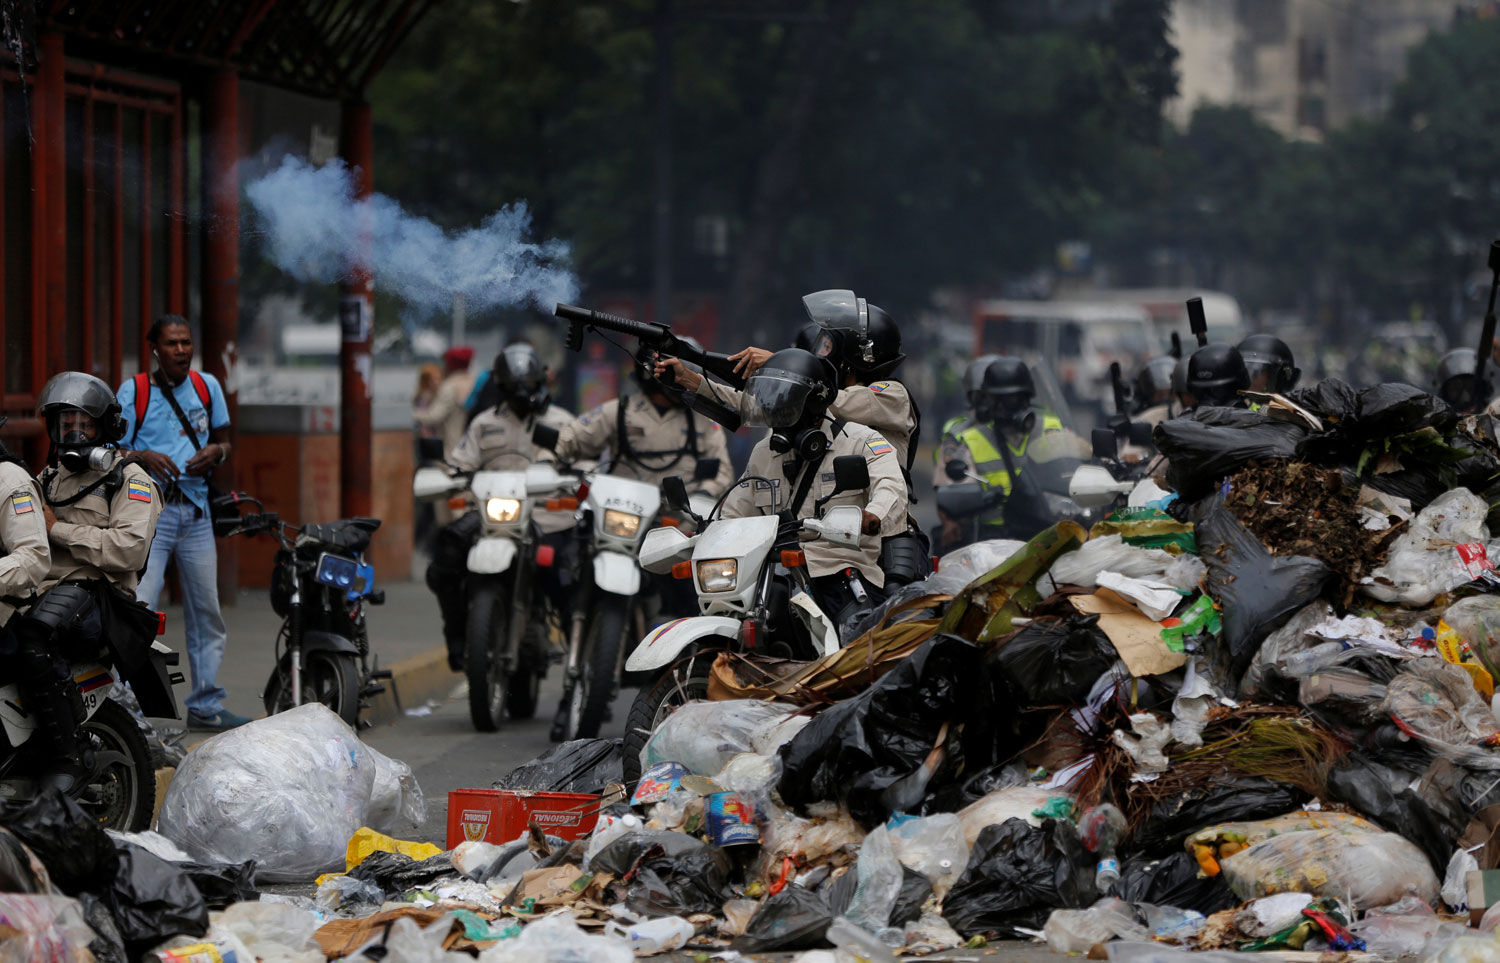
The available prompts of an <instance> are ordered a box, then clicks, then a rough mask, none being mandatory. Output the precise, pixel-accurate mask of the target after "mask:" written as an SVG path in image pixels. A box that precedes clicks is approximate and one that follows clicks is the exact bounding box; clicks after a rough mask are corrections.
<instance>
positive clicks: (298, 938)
mask: <svg viewBox="0 0 1500 963" xmlns="http://www.w3.org/2000/svg"><path fill="white" fill-rule="evenodd" d="M376 905H379V904H376ZM321 925H323V924H322V921H321V920H319V919H318V917H316V916H314V915H313V914H312V913H308V912H306V911H304V910H300V909H298V908H297V907H295V906H288V905H286V904H285V903H264V902H259V901H250V902H244V903H235V904H233V905H232V906H230V907H228V908H227V909H225V910H224V912H222V913H216V914H214V921H213V932H219V931H222V932H225V933H229V934H231V935H233V936H234V937H235V938H236V939H238V940H239V941H240V942H241V943H243V944H244V946H245V948H246V949H247V950H249V951H250V952H251V953H253V954H254V955H255V958H257V959H259V960H262V961H273V960H274V961H276V963H294V961H295V963H315V961H317V960H322V959H324V958H325V957H324V955H323V951H322V950H321V949H319V948H318V944H317V941H315V940H314V939H313V933H315V932H316V931H317V929H318V927H319V926H321Z"/></svg>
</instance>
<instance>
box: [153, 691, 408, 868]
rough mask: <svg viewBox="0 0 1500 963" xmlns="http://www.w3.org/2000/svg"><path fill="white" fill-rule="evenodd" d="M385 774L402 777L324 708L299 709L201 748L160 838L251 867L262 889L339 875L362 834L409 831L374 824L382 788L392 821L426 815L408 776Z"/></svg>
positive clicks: (171, 796)
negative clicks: (266, 884) (365, 830)
mask: <svg viewBox="0 0 1500 963" xmlns="http://www.w3.org/2000/svg"><path fill="white" fill-rule="evenodd" d="M382 766H384V767H385V768H387V769H388V770H390V771H391V772H392V773H395V772H396V770H395V768H394V762H393V760H389V759H386V757H384V756H381V755H380V754H378V753H374V752H372V751H371V750H370V749H369V748H368V747H366V746H365V745H364V744H363V743H361V742H360V741H359V738H358V736H356V735H355V733H354V730H353V729H351V728H350V727H349V726H348V725H347V724H345V723H344V721H343V720H342V719H340V718H339V717H338V716H337V715H335V714H334V713H333V712H331V711H330V710H329V709H328V708H327V707H326V706H323V705H320V704H316V703H314V704H310V705H305V706H299V707H298V708H296V709H291V710H289V711H287V712H282V713H278V714H277V715H274V716H270V717H268V718H265V719H257V720H255V721H254V722H251V723H248V724H247V725H244V726H241V727H240V728H238V729H231V730H230V731H228V732H224V733H220V734H219V735H217V736H214V737H213V738H211V739H208V740H207V741H205V742H202V743H200V744H198V745H197V746H195V747H194V748H193V750H192V751H191V752H189V753H188V755H187V758H185V759H184V760H183V762H182V766H181V767H179V768H178V770H177V774H176V776H174V777H173V779H172V785H171V787H170V788H168V790H167V793H166V798H165V799H164V800H163V801H162V806H161V815H160V817H159V819H158V825H157V828H158V831H159V832H160V833H161V834H162V835H163V836H165V837H166V838H167V839H169V840H171V841H172V842H173V843H175V844H176V845H178V846H181V847H182V848H183V849H184V850H185V851H186V852H187V853H188V854H189V855H191V856H192V857H193V859H195V860H197V861H199V862H206V863H242V862H244V861H246V860H251V859H253V860H255V861H256V863H257V865H258V867H259V870H258V874H259V878H260V879H262V880H302V879H307V878H310V877H312V876H315V875H317V874H318V873H320V872H326V871H329V870H336V869H337V870H341V869H343V868H344V853H345V849H346V846H347V844H348V841H349V838H350V837H351V836H353V835H354V832H355V830H357V829H359V828H360V827H361V826H364V825H368V826H370V827H371V828H373V829H376V830H379V831H381V832H393V833H394V832H400V831H402V830H404V829H407V828H409V827H407V826H403V825H391V824H390V823H389V822H387V823H385V824H382V823H381V822H380V821H379V820H376V819H372V818H371V816H372V812H371V809H372V802H373V800H374V790H375V787H376V783H377V780H378V781H379V782H380V783H381V785H382V786H383V787H385V791H386V793H387V795H386V796H385V797H384V798H383V799H382V806H381V808H382V809H383V810H384V814H385V815H387V816H389V814H390V813H391V811H392V810H395V811H397V812H402V813H406V814H411V813H414V812H416V811H418V808H419V807H420V806H421V802H420V800H421V795H420V793H421V790H420V789H419V788H418V787H417V785H416V782H415V780H414V779H411V778H410V770H407V771H406V774H405V776H406V778H405V779H403V777H402V776H401V775H399V774H393V775H391V776H390V777H389V778H387V777H381V776H379V775H378V771H379V770H380V769H381V768H382ZM391 787H400V789H399V790H395V789H392V788H391ZM396 792H399V795H400V802H398V803H395V804H394V805H392V801H393V800H394V799H395V798H396V797H395V796H394V795H392V793H396Z"/></svg>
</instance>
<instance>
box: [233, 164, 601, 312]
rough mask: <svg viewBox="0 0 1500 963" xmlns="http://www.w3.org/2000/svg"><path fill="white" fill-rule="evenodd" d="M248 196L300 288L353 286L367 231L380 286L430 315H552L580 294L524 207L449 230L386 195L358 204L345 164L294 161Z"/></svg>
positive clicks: (272, 252) (558, 245) (558, 247)
mask: <svg viewBox="0 0 1500 963" xmlns="http://www.w3.org/2000/svg"><path fill="white" fill-rule="evenodd" d="M245 194H246V197H247V198H248V200H249V202H250V205H251V207H252V208H253V209H254V212H255V217H256V230H257V232H258V233H260V234H262V235H263V236H264V237H263V239H264V241H265V249H266V251H267V253H268V255H269V256H270V258H271V259H272V260H273V261H275V263H276V265H277V266H278V267H279V268H281V270H283V271H285V272H286V273H288V274H290V275H292V276H293V277H295V278H297V279H298V280H300V281H307V282H316V283H329V284H331V283H333V282H335V281H340V280H344V279H346V278H347V277H348V275H349V272H350V265H351V264H353V263H355V257H356V255H358V254H359V250H358V246H359V244H360V237H361V231H368V233H369V237H370V252H371V256H370V262H371V263H370V268H371V270H372V271H373V272H374V275H375V284H376V286H377V287H378V288H380V289H381V290H383V291H388V292H392V293H394V294H396V295H397V296H398V297H400V298H401V299H402V300H404V301H406V303H407V304H408V305H410V306H411V307H413V308H415V309H417V310H419V311H422V312H426V313H429V314H441V313H446V312H448V311H449V310H450V309H451V308H452V306H453V299H454V296H455V295H462V296H463V298H464V303H465V307H466V308H467V309H468V310H469V311H481V310H484V309H485V308H492V307H506V306H511V305H519V304H525V303H528V302H529V303H533V304H536V305H537V306H539V307H541V308H543V309H546V310H550V309H551V308H552V305H553V304H554V303H556V302H558V301H564V302H572V301H574V300H576V298H577V295H578V279H577V278H576V277H574V275H573V272H572V271H571V270H569V268H568V254H569V252H568V245H567V243H566V242H563V241H545V242H542V243H536V242H534V241H530V240H528V239H527V235H528V233H529V232H530V228H531V214H530V212H529V211H528V210H527V209H526V205H525V203H524V202H522V203H517V204H513V205H510V206H508V207H505V208H502V209H501V210H499V211H496V212H495V213H494V214H491V215H490V216H489V217H487V218H485V219H484V221H483V223H481V224H480V225H479V226H478V227H471V228H467V229H464V230H460V231H447V230H444V229H443V228H441V227H439V226H438V225H436V224H434V223H432V222H431V221H429V220H427V219H426V218H424V217H418V216H416V215H413V214H409V213H407V212H406V211H404V210H402V208H401V205H400V204H399V203H397V202H396V201H395V200H393V199H391V198H389V197H387V196H385V195H384V194H378V193H377V194H372V195H371V196H370V198H369V199H368V200H367V201H363V202H361V201H359V200H356V199H355V195H354V181H353V177H352V173H351V172H350V170H349V169H348V168H347V167H345V166H344V165H343V163H342V162H340V161H333V162H330V163H328V164H325V165H323V166H321V167H315V166H313V165H312V164H311V163H308V162H307V161H304V160H301V159H299V158H297V157H292V156H288V157H286V158H284V159H283V160H282V162H281V165H280V166H279V167H277V168H276V169H274V170H272V171H270V172H268V173H266V174H263V175H261V176H259V177H257V178H255V179H254V180H252V181H251V182H250V183H249V184H248V185H247V186H246V188H245Z"/></svg>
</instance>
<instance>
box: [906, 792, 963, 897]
mask: <svg viewBox="0 0 1500 963" xmlns="http://www.w3.org/2000/svg"><path fill="white" fill-rule="evenodd" d="M889 831H890V836H891V848H892V849H893V850H894V851H895V853H896V858H897V859H899V860H900V861H901V865H902V866H905V867H906V868H907V869H910V870H914V871H915V872H918V873H921V874H922V875H923V876H925V877H927V880H928V882H930V883H932V892H933V894H934V895H936V896H937V898H938V899H942V898H943V897H944V896H945V895H947V893H948V890H950V889H952V888H953V884H954V883H956V882H958V878H959V877H960V876H962V875H963V872H964V867H966V866H967V865H968V864H969V844H968V841H967V840H966V839H965V838H964V828H963V823H962V822H961V821H960V820H959V818H958V816H957V815H956V814H955V813H940V814H938V815H935V816H925V817H921V818H918V819H907V820H903V821H902V822H900V823H898V824H897V825H895V826H892V827H890V830H889Z"/></svg>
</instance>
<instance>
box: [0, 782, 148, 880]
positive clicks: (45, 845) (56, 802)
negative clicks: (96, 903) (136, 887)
mask: <svg viewBox="0 0 1500 963" xmlns="http://www.w3.org/2000/svg"><path fill="white" fill-rule="evenodd" d="M0 825H3V826H5V827H6V828H7V829H9V830H10V831H11V832H12V833H14V834H15V835H16V837H17V838H19V839H20V840H21V842H23V843H25V844H26V846H27V847H28V848H29V849H30V850H31V851H32V852H33V853H35V854H36V857H37V859H40V860H41V861H42V865H43V866H46V867H47V874H48V875H49V876H51V877H52V885H53V886H55V887H57V888H58V889H59V890H61V891H62V892H64V893H66V894H67V895H69V896H77V895H78V894H79V893H83V892H95V893H100V892H103V891H104V890H105V889H106V888H108V886H109V881H110V880H112V879H114V878H115V874H116V872H117V870H118V868H119V863H120V857H119V854H118V852H117V851H116V850H115V844H114V840H112V839H110V838H109V834H108V833H106V832H105V831H104V827H102V826H100V825H99V821H98V820H96V819H94V818H93V817H91V816H89V815H88V814H87V813H85V812H84V811H83V810H82V809H80V808H79V806H78V804H77V803H76V802H74V801H73V800H71V799H69V798H68V797H67V796H64V795H63V794H62V793H60V792H58V791H57V790H56V789H49V790H47V791H46V792H44V793H42V794H41V795H40V796H37V797H35V798H34V799H31V800H29V801H27V802H12V803H5V804H4V805H3V806H0Z"/></svg>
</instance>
